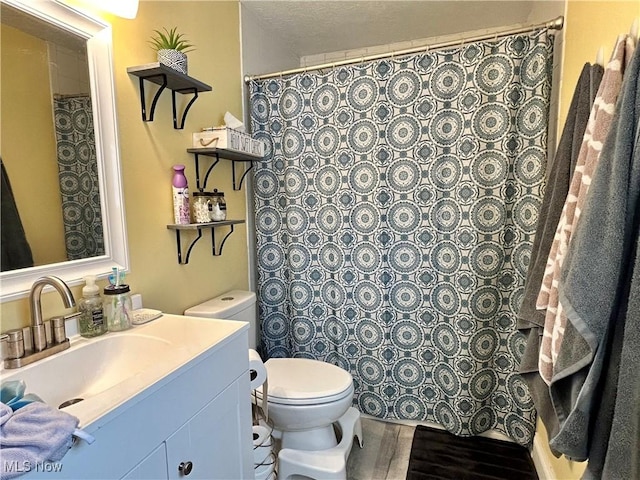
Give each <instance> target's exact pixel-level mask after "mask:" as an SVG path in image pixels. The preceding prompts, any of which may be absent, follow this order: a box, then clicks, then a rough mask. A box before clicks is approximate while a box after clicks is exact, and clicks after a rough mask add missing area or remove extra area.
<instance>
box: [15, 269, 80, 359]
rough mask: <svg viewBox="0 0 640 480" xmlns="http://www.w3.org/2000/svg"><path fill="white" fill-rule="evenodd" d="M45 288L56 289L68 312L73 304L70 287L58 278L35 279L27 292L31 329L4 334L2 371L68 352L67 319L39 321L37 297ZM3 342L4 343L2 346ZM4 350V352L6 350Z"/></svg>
mask: <svg viewBox="0 0 640 480" xmlns="http://www.w3.org/2000/svg"><path fill="white" fill-rule="evenodd" d="M47 285H50V286H52V287H53V288H55V289H56V290H57V291H58V293H59V294H60V296H61V297H62V301H63V303H64V306H65V307H67V308H71V307H73V306H75V304H76V302H75V300H74V298H73V294H72V293H71V290H70V289H69V286H68V285H67V284H66V283H64V281H62V280H61V279H59V278H58V277H52V276H45V277H40V278H38V279H37V280H36V281H35V282H33V285H31V291H30V292H29V305H30V307H31V326H29V327H24V328H22V329H15V330H10V331H8V332H6V334H7V335H6V338H3V339H2V345H3V349H4V350H6V351H5V353H4V354H3V355H5V357H4V367H5V368H18V367H22V366H24V365H29V364H30V363H33V362H35V361H37V360H40V359H43V358H46V357H49V356H51V355H53V354H54V353H58V352H61V351H63V350H66V349H67V348H69V346H70V343H69V339H68V338H67V335H66V333H65V325H64V322H65V319H67V318H71V317H74V316H76V315H77V314H76V315H68V316H67V317H54V318H52V319H51V320H47V321H43V320H42V305H41V303H40V297H41V295H42V289H43V288H44V287H46V286H47ZM5 342H6V343H5ZM5 347H6V348H5Z"/></svg>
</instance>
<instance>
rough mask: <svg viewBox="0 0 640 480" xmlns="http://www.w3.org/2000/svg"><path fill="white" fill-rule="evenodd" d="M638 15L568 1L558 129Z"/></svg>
mask: <svg viewBox="0 0 640 480" xmlns="http://www.w3.org/2000/svg"><path fill="white" fill-rule="evenodd" d="M638 17H640V0H630V1H601V2H589V1H583V0H569V1H568V3H567V14H566V17H565V27H564V28H565V38H564V45H565V47H564V48H565V51H564V63H563V73H562V84H561V89H560V98H561V102H560V115H559V130H560V132H561V131H562V126H563V125H564V122H565V119H566V116H567V109H568V108H569V105H570V104H571V98H572V97H573V92H574V88H575V86H576V82H577V81H578V77H579V76H580V72H581V71H582V67H583V65H584V64H585V62H591V63H594V62H595V61H596V55H597V52H598V49H599V48H600V47H604V53H605V56H604V58H605V64H606V62H607V61H608V59H609V57H610V56H611V52H612V50H613V47H614V44H615V40H616V37H617V35H618V34H620V33H625V32H626V33H628V32H629V29H630V27H631V24H632V23H633V20H634V19H635V18H638ZM538 435H539V436H540V437H541V438H543V439H545V441H543V442H541V443H542V444H543V446H544V450H545V451H544V455H545V456H546V457H547V458H548V460H549V463H550V464H551V466H552V468H553V469H554V472H555V478H557V479H562V480H573V479H578V478H580V477H581V476H582V473H583V471H584V469H585V467H586V463H576V462H571V461H568V460H566V459H565V458H564V457H563V458H559V459H557V458H555V457H554V456H553V455H552V454H551V451H550V450H549V449H548V445H547V442H546V438H547V433H546V431H545V429H544V426H543V425H542V423H541V422H538Z"/></svg>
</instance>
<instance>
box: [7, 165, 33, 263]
mask: <svg viewBox="0 0 640 480" xmlns="http://www.w3.org/2000/svg"><path fill="white" fill-rule="evenodd" d="M0 240H1V241H0V270H2V271H3V272H4V271H7V270H15V269H18V268H26V267H33V255H32V254H31V247H30V246H29V242H28V241H27V236H26V234H25V232H24V227H23V226H22V220H21V219H20V214H19V213H18V206H17V205H16V199H15V198H14V196H13V190H12V189H11V183H10V182H9V175H8V174H7V170H6V169H5V167H4V163H2V159H0Z"/></svg>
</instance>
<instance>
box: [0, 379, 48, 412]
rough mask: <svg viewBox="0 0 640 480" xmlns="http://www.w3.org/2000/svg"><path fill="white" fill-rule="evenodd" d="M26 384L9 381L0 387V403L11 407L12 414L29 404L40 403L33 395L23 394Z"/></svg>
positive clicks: (18, 381)
mask: <svg viewBox="0 0 640 480" xmlns="http://www.w3.org/2000/svg"><path fill="white" fill-rule="evenodd" d="M26 389H27V384H26V383H24V380H9V381H8V382H2V384H1V385H0V402H2V403H4V404H6V405H8V406H10V407H11V410H13V411H14V412H15V411H16V410H18V409H20V408H22V407H24V406H25V405H28V404H29V403H31V402H42V399H41V398H40V397H39V396H37V395H36V394H35V393H27V394H26V395H25V394H24V392H25V390H26Z"/></svg>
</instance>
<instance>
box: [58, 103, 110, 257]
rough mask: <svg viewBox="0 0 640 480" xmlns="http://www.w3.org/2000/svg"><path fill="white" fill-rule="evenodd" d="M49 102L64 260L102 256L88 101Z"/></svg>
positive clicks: (95, 164)
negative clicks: (62, 228) (53, 129)
mask: <svg viewBox="0 0 640 480" xmlns="http://www.w3.org/2000/svg"><path fill="white" fill-rule="evenodd" d="M53 102H54V121H55V134H56V148H57V155H58V176H59V181H60V195H61V196H62V218H63V222H64V237H65V246H66V249H67V259H69V260H77V259H81V258H88V257H96V256H100V255H104V253H105V251H104V235H103V229H102V213H101V210H100V186H99V182H98V163H97V158H96V143H95V137H94V130H93V113H92V110H91V98H90V97H89V96H86V95H79V96H72V97H69V96H57V97H54V101H53Z"/></svg>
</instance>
